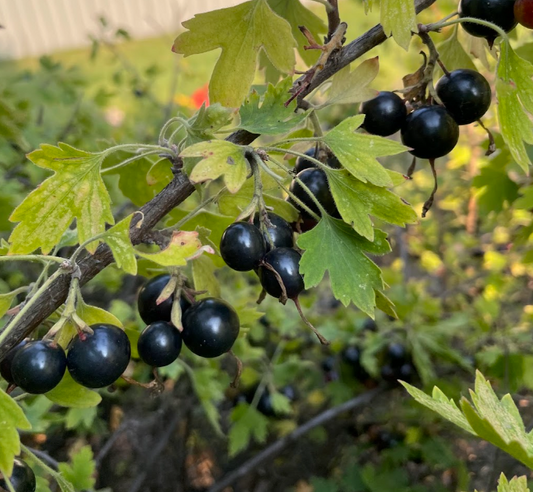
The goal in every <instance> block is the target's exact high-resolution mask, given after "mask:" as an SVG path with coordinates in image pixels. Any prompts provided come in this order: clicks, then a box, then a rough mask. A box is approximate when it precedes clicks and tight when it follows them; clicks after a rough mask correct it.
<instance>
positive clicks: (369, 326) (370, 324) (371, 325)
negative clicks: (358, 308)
mask: <svg viewBox="0 0 533 492" xmlns="http://www.w3.org/2000/svg"><path fill="white" fill-rule="evenodd" d="M362 328H363V330H364V331H378V325H377V323H376V321H375V320H373V319H372V318H366V319H365V320H364V321H363V327H362Z"/></svg>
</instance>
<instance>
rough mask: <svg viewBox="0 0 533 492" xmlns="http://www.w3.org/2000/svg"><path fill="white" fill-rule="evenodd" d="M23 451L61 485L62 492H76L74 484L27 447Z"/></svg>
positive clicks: (23, 447)
mask: <svg viewBox="0 0 533 492" xmlns="http://www.w3.org/2000/svg"><path fill="white" fill-rule="evenodd" d="M22 449H23V450H24V452H25V453H26V454H27V456H28V458H30V460H32V461H34V462H35V463H36V464H37V465H39V466H40V467H41V468H43V469H44V470H45V472H46V473H47V474H49V475H51V476H52V477H53V478H54V480H55V481H56V482H57V484H58V485H59V488H60V489H61V492H76V491H75V490H74V487H73V486H72V484H71V483H70V482H69V481H68V480H66V479H65V477H63V475H61V473H58V472H56V471H55V470H54V469H52V468H50V467H49V466H48V465H47V464H46V463H45V462H44V461H43V460H41V459H40V458H38V457H37V456H36V455H35V454H33V453H32V452H31V451H30V450H29V449H28V448H27V447H26V446H22Z"/></svg>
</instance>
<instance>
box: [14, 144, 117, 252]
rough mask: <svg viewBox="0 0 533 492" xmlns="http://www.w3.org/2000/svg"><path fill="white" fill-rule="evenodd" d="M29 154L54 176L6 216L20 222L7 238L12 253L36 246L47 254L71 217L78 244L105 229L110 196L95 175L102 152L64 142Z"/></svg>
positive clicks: (43, 147) (110, 221)
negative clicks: (81, 148)
mask: <svg viewBox="0 0 533 492" xmlns="http://www.w3.org/2000/svg"><path fill="white" fill-rule="evenodd" d="M28 158H29V159H30V160H31V161H32V162H33V163H34V164H35V165H37V166H39V167H41V168H43V169H50V170H52V171H54V175H53V176H51V177H50V178H48V179H47V180H45V181H44V182H43V183H42V184H41V185H40V186H39V187H38V188H37V189H36V190H34V191H32V192H31V193H30V194H29V195H28V196H27V197H26V198H25V199H24V201H23V202H22V203H21V204H20V205H19V206H18V207H17V208H16V209H15V211H14V212H13V214H12V215H11V217H10V219H9V220H11V221H12V222H19V224H18V225H17V226H16V227H15V229H14V230H13V232H12V234H11V237H10V238H9V241H10V243H11V249H10V253H11V254H27V253H31V252H33V251H35V250H36V249H37V248H41V250H42V252H43V253H44V254H46V253H48V252H50V250H51V249H52V248H53V247H54V246H55V245H56V244H57V243H58V242H59V241H60V239H61V236H62V235H63V233H64V232H65V231H66V230H67V229H68V227H69V226H70V224H71V223H72V221H73V220H74V219H76V222H77V227H78V235H79V239H80V242H85V241H87V240H88V239H90V238H92V237H94V236H96V235H98V234H100V233H102V232H104V231H105V224H106V223H108V224H113V223H114V219H113V214H112V213H111V199H110V198H109V193H108V192H107V189H106V187H105V185H104V182H103V180H102V178H101V176H100V167H101V165H102V161H103V159H104V153H90V152H85V151H83V150H78V149H75V148H74V147H71V146H70V145H67V144H64V143H59V144H58V147H54V146H52V145H44V144H43V145H41V149H40V150H35V151H33V152H32V153H30V154H28ZM96 246H97V245H96V244H94V247H92V248H91V249H90V251H91V252H93V251H94V250H95V249H96Z"/></svg>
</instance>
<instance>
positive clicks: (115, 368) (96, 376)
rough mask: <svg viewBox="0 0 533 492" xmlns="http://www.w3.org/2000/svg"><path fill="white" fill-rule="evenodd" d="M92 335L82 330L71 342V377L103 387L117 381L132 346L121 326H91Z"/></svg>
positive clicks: (92, 386)
mask: <svg viewBox="0 0 533 492" xmlns="http://www.w3.org/2000/svg"><path fill="white" fill-rule="evenodd" d="M91 329H92V330H93V331H94V333H93V334H92V335H90V334H88V333H83V334H82V337H81V338H80V335H79V334H78V335H76V337H75V338H74V339H73V340H72V341H71V342H70V344H69V347H68V354H67V365H68V370H69V372H70V375H71V376H72V378H73V379H74V380H75V381H77V382H78V383H79V384H81V385H82V386H85V387H87V388H103V387H105V386H109V385H110V384H112V383H114V382H115V381H116V380H117V379H118V378H119V377H120V376H121V375H122V373H123V372H124V371H125V370H126V367H127V366H128V362H129V361H130V355H131V346H130V341H129V340H128V336H127V335H126V333H124V330H121V329H120V328H119V327H118V326H114V325H108V324H104V323H100V324H96V325H91Z"/></svg>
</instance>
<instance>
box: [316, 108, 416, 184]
mask: <svg viewBox="0 0 533 492" xmlns="http://www.w3.org/2000/svg"><path fill="white" fill-rule="evenodd" d="M364 119H365V117H364V115H357V116H352V117H351V118H347V119H345V120H344V121H343V122H342V123H340V124H339V125H337V126H336V127H335V128H333V130H331V131H329V132H328V133H327V134H326V135H325V136H324V137H323V141H324V142H325V143H326V144H327V146H328V147H329V148H330V149H331V150H332V151H333V153H334V154H335V155H336V156H337V158H338V159H339V161H340V162H341V164H342V165H343V167H344V168H345V169H347V170H348V171H349V172H350V173H351V174H352V175H353V176H355V177H356V178H357V179H359V180H360V181H362V182H363V183H366V182H367V181H369V182H370V183H372V184H375V185H376V186H392V180H391V177H390V176H389V173H388V172H387V170H386V169H385V168H384V167H383V166H382V165H381V164H380V163H379V162H378V161H377V158H378V157H383V156H387V155H395V154H400V153H402V152H405V151H406V150H407V147H404V146H403V145H402V144H400V143H398V142H395V141H394V140H390V139H388V138H383V137H377V136H375V135H364V134H362V133H355V130H356V129H357V128H359V127H360V126H361V124H362V123H363V120H364Z"/></svg>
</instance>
